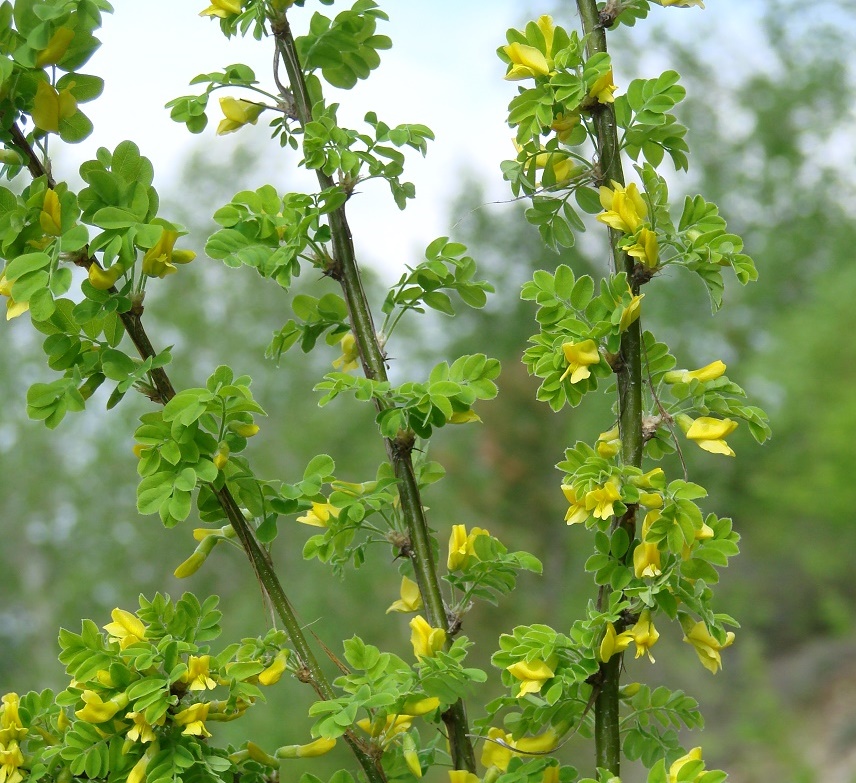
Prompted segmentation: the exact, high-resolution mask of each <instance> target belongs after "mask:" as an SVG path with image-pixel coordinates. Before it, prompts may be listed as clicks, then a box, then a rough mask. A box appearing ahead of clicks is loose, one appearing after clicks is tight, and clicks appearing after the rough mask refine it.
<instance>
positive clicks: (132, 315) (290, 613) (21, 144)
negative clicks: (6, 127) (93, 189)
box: [11, 124, 386, 783]
mask: <svg viewBox="0 0 856 783" xmlns="http://www.w3.org/2000/svg"><path fill="white" fill-rule="evenodd" d="M11 135H12V138H13V140H14V143H15V146H16V147H18V149H19V150H20V151H21V152H22V153H23V154H24V155H25V156H26V158H27V168H28V169H29V171H30V173H31V174H32V175H33V177H42V176H44V177H46V179H47V183H48V185H49V186H50V187H52V188H53V187H55V186H56V182H55V181H54V179H53V178H52V177H51V176H50V174H49V173H48V171H47V169H46V167H45V166H44V164H43V163H42V161H41V160H40V159H39V157H38V155H37V154H36V152H35V150H34V149H33V148H32V146H31V145H30V143H29V142H28V141H27V139H26V136H25V135H24V134H23V132H22V131H21V129H20V128H19V127H18V126H17V124H13V125H12V128H11ZM79 263H80V264H81V265H82V266H85V267H87V268H88V267H89V266H90V265H91V264H93V263H97V261H96V260H95V259H94V258H92V257H89V256H87V257H86V258H85V259H82V260H81V261H80V262H79ZM109 293H111V294H114V295H115V294H117V293H118V291H117V290H116V288H110V289H109ZM142 311H143V310H142V306H137V307H133V308H132V309H131V310H129V311H128V312H125V313H121V314H120V315H119V318H120V319H121V321H122V325H123V326H124V328H125V331H126V332H127V334H128V336H129V337H130V338H131V342H133V344H134V347H135V348H136V349H137V352H138V353H139V355H140V357H141V358H142V359H148V358H150V357H153V356H155V355H156V351H155V349H154V347H153V346H152V343H151V340H150V339H149V336H148V334H147V333H146V330H145V328H144V327H143V324H142V319H141V316H142ZM150 375H151V378H152V382H153V383H154V385H155V389H156V391H157V395H156V397H155V395H153V398H155V399H154V401H155V402H158V403H160V404H161V405H166V404H167V403H168V402H169V401H170V400H171V399H172V398H173V397H175V393H176V392H175V387H174V386H173V385H172V381H170V379H169V376H168V375H167V373H166V372H165V370H164V369H163V368H162V367H158V368H154V369H153V370H152V371H151V373H150ZM212 490H213V492H214V495H215V496H216V498H217V500H218V502H219V503H220V507H221V508H222V509H223V512H224V513H225V514H226V518H227V519H228V520H229V523H230V524H231V525H232V528H233V529H234V531H235V533H236V535H237V537H238V540H239V541H240V542H241V546H242V547H243V549H244V552H245V553H246V555H247V558H248V559H249V561H250V565H251V566H252V567H253V571H254V572H255V575H256V578H257V579H258V581H259V584H260V586H261V588H262V591H263V593H264V594H265V595H266V596H267V597H268V598H269V599H270V602H271V604H272V605H273V607H274V609H275V610H276V612H277V614H278V615H279V617H280V619H281V620H282V623H283V626H284V628H285V632H286V634H287V635H288V638H289V641H290V642H291V644H292V645H293V646H294V650H295V652H296V653H297V657H298V659H299V664H300V667H301V669H302V670H303V671H302V674H303V676H300V675H301V673H300V672H299V673H298V679H301V680H302V681H304V682H308V683H309V684H310V685H311V686H312V687H313V688H314V690H315V692H316V693H317V694H318V696H319V697H320V698H322V699H332V698H335V692H334V691H333V688H332V686H331V685H330V681H329V680H328V678H327V675H326V674H325V673H324V671H323V669H322V668H321V666H320V664H319V662H318V659H317V658H316V657H315V654H314V653H313V652H312V649H311V648H310V646H309V643H308V641H307V639H306V635H305V634H304V633H303V629H302V627H301V625H300V621H299V620H298V618H297V614H296V612H295V611H294V607H293V606H292V605H291V602H290V601H289V600H288V597H287V596H286V594H285V590H284V589H283V586H282V583H281V582H280V580H279V577H277V575H276V572H275V570H274V566H273V563H272V562H271V559H270V557H269V556H268V554H267V552H265V551H264V549H262V547H261V545H260V544H259V542H258V539H257V538H256V535H255V532H254V531H253V529H252V528H251V527H250V525H249V523H248V522H247V520H246V519H245V518H244V514H243V512H242V511H241V509H240V506H238V503H237V501H236V500H235V497H234V495H233V494H232V492H231V491H230V489H229V487H228V486H227V485H226V484H225V483H224V484H223V486H222V487H221V488H219V489H218V488H217V487H216V486H213V485H212ZM344 740H345V742H347V744H348V745H350V747H351V750H352V751H353V752H354V755H355V756H356V758H357V761H358V762H359V763H360V765H361V766H362V768H363V769H364V770H365V773H366V777H367V779H368V781H369V783H386V775H385V774H384V772H383V769H382V768H381V767H380V765H379V763H377V762H376V761H375V759H373V758H372V756H371V754H370V753H369V752H368V749H367V748H366V746H365V743H363V742H362V741H361V740H359V739H358V738H357V737H356V736H354V735H353V734H351V733H350V732H348V733H346V734H345V735H344Z"/></svg>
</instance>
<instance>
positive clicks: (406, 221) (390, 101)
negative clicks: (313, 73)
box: [55, 0, 755, 273]
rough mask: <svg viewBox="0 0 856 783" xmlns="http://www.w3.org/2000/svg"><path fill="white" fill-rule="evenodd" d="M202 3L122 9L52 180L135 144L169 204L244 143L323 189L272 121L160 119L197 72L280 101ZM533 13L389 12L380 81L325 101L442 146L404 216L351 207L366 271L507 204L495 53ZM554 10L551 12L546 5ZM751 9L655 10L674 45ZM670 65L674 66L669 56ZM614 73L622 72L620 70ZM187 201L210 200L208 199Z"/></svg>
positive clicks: (412, 5)
mask: <svg viewBox="0 0 856 783" xmlns="http://www.w3.org/2000/svg"><path fill="white" fill-rule="evenodd" d="M206 5H207V3H206V2H205V0H146V2H139V0H114V7H115V13H114V14H113V15H112V16H107V17H105V24H104V28H103V30H102V34H101V36H100V37H101V40H102V41H103V46H102V48H101V49H100V50H99V51H98V52H97V53H96V55H95V56H94V57H93V59H92V60H91V61H90V63H89V64H88V65H87V67H86V68H85V69H84V70H86V71H88V72H91V73H96V74H97V75H99V76H101V77H103V78H104V79H105V82H106V84H105V90H104V94H103V96H102V97H101V98H100V99H99V100H97V101H95V102H94V103H91V104H87V105H86V106H85V107H84V108H85V111H86V112H87V114H88V115H89V116H90V118H91V119H92V120H93V122H94V124H95V133H94V134H93V135H92V136H91V137H90V138H89V139H87V140H86V141H85V142H83V143H82V144H80V145H77V146H76V147H74V148H72V149H69V150H64V151H63V152H62V153H61V154H60V156H59V157H58V159H57V163H56V165H57V167H58V168H57V169H55V174H56V175H57V176H58V177H59V178H60V179H68V180H70V181H74V176H73V174H72V172H73V171H76V169H77V167H78V166H79V164H80V163H81V162H83V161H84V160H87V159H90V158H92V157H94V154H95V150H96V149H97V148H98V147H100V146H106V147H108V148H110V149H112V148H114V147H115V146H116V145H117V144H118V143H119V142H120V141H122V140H123V139H126V138H130V139H132V140H134V141H136V142H137V143H138V144H139V145H140V147H141V151H142V152H143V154H144V155H146V156H148V157H149V158H151V159H152V161H153V163H154V167H155V185H156V186H157V187H158V188H159V189H162V194H163V195H166V194H169V193H171V192H172V191H173V190H174V188H175V185H176V183H177V181H178V178H179V173H180V171H181V167H182V163H183V161H184V160H185V159H186V157H187V156H188V155H189V154H190V153H191V151H193V150H194V149H201V150H202V151H203V152H204V153H205V156H206V158H207V159H208V160H210V162H211V165H227V164H228V161H229V160H230V157H231V154H232V151H233V150H234V148H235V145H237V144H241V143H247V142H251V143H252V144H253V146H256V147H257V148H258V149H259V155H264V156H266V158H268V159H269V161H270V164H269V166H268V165H267V164H266V166H265V168H266V169H267V170H269V171H270V173H271V179H272V180H273V184H274V185H276V186H277V187H278V188H281V189H289V190H309V189H312V188H313V186H314V178H311V177H307V176H306V174H305V172H303V173H296V172H295V171H294V163H295V162H296V161H295V160H294V159H293V158H292V159H290V160H289V159H288V158H287V156H285V155H284V154H283V152H282V151H280V149H279V146H278V144H276V143H275V142H273V143H267V139H268V137H269V131H267V128H266V124H267V123H266V122H265V121H264V120H260V122H259V127H257V128H244V129H241V131H239V132H238V133H235V134H232V135H230V136H223V137H218V136H217V135H216V134H215V128H216V125H217V123H218V121H219V119H220V116H221V115H220V111H219V107H218V106H217V102H216V100H214V101H212V102H211V104H209V105H210V107H211V108H210V111H209V126H208V128H207V129H206V130H205V131H204V132H203V133H202V134H200V135H198V136H194V135H192V134H190V133H188V132H187V130H186V128H185V127H184V126H183V125H180V124H178V123H175V122H173V121H172V120H170V118H169V110H167V109H165V108H164V104H165V103H166V102H167V101H169V100H171V99H172V98H175V97H178V96H180V95H184V94H190V93H191V92H193V91H194V90H195V89H197V88H195V87H189V86H188V85H189V82H190V80H191V79H192V78H193V77H194V76H196V75H197V74H199V73H204V72H209V71H215V70H221V69H222V68H223V67H224V66H225V65H228V64H231V63H236V62H244V63H246V64H248V65H250V66H251V67H253V68H254V70H255V71H256V74H257V77H258V78H259V80H260V82H261V83H262V86H263V87H269V88H270V91H271V92H273V91H275V90H274V89H273V87H272V82H271V77H270V67H271V61H272V47H271V44H270V42H269V41H262V42H257V41H255V40H254V39H253V38H252V36H249V37H248V38H247V39H240V38H232V39H230V40H227V39H225V38H224V37H223V36H222V34H221V33H220V28H219V24H218V23H217V22H216V20H213V19H210V18H204V17H200V16H199V11H200V10H202V9H203V8H204V7H205V6H206ZM530 5H531V7H532V8H538V6H539V5H540V4H537V3H531V4H529V3H521V2H520V1H519V0H517V1H516V2H515V0H456V1H454V0H434V2H431V3H417V2H413V0H387V1H386V2H382V3H381V7H382V8H383V9H384V10H385V11H387V13H388V14H389V16H390V22H389V23H381V29H380V30H379V32H383V33H384V34H387V35H389V36H390V37H391V38H392V40H393V49H392V50H390V51H387V52H382V64H381V67H380V68H379V69H378V70H377V71H375V72H374V73H373V74H372V76H371V78H369V79H368V80H367V81H365V82H360V83H359V84H358V85H357V87H355V88H354V89H353V90H351V91H347V92H345V91H333V90H328V92H327V96H328V100H338V101H339V102H340V103H341V108H340V112H339V117H340V121H341V122H343V123H344V124H346V125H348V126H349V127H353V128H357V129H362V127H364V126H362V117H363V115H364V114H365V113H366V112H367V111H369V110H373V111H375V112H377V114H378V116H379V117H380V118H381V119H382V120H384V121H385V122H387V123H388V124H390V125H395V124H398V123H402V122H415V123H422V124H425V125H428V126H429V127H430V128H431V129H432V130H433V131H434V133H435V135H436V141H435V142H434V143H432V144H430V146H429V153H428V157H427V158H426V159H424V160H423V159H422V158H421V156H420V155H419V154H418V153H416V152H413V153H412V154H410V155H409V159H408V163H407V165H406V169H405V179H408V180H410V181H413V182H414V183H415V185H416V195H417V198H416V200H415V201H411V202H410V205H409V206H408V208H407V210H406V212H404V213H401V212H399V210H398V208H397V207H396V206H395V204H394V203H393V201H392V198H391V196H390V195H389V192H388V189H387V187H386V185H385V184H384V183H380V182H378V183H367V184H366V185H365V186H361V188H360V192H359V193H358V194H357V197H356V198H354V199H352V201H351V202H350V204H349V214H350V217H351V224H352V229H353V231H354V237H355V243H356V245H357V249H358V251H359V252H360V254H361V256H362V257H363V258H365V259H367V260H368V261H369V262H371V263H373V264H374V265H376V266H380V267H381V268H384V269H387V270H388V271H389V272H390V273H391V272H392V270H394V269H400V268H401V264H402V263H403V262H410V263H412V262H413V261H414V260H415V259H416V258H417V257H418V255H420V254H421V251H422V249H424V247H425V246H426V245H427V244H428V243H429V242H430V241H431V240H432V239H433V238H434V237H436V236H438V235H443V234H447V233H448V232H449V225H450V218H449V212H448V209H449V208H448V204H449V202H450V201H451V200H452V198H453V197H454V196H455V195H456V194H457V193H458V192H459V189H460V186H461V183H462V182H463V181H464V180H465V179H467V178H468V177H469V176H471V175H474V176H476V177H478V178H479V180H481V181H482V182H483V183H484V186H485V192H486V194H487V196H486V197H487V198H488V199H489V200H504V199H508V198H509V197H510V192H509V191H508V188H507V186H506V185H505V184H504V183H503V182H502V177H501V174H500V170H499V165H500V163H501V162H502V161H503V160H505V159H506V158H511V157H513V155H514V150H513V147H512V144H511V131H510V129H509V128H508V127H507V125H506V124H505V111H506V106H507V104H508V101H509V100H510V99H511V98H512V97H513V96H514V95H515V94H516V88H515V86H514V84H513V83H509V82H506V81H504V80H503V76H504V73H505V66H504V65H503V63H502V62H501V61H500V60H499V59H498V58H497V57H496V54H495V50H496V48H497V47H498V46H501V45H503V44H504V43H505V31H506V29H507V28H509V27H521V26H523V24H525V22H526V20H527V19H528V18H532V16H537V13H539V12H540V11H541V9H540V8H539V9H538V10H537V11H536V13H535V14H533V15H529V14H527V6H530ZM547 5H552V3H550V4H548V3H545V4H544V7H546V6H547ZM752 5H755V4H754V3H749V4H747V3H743V2H741V3H731V2H728V1H727V0H719V2H717V0H713V1H712V2H709V3H708V10H706V11H701V10H700V9H698V8H692V9H674V8H673V9H661V8H656V7H655V8H654V9H653V11H652V17H653V16H655V15H656V16H660V17H661V18H665V19H666V21H667V23H668V24H670V25H671V26H673V27H674V28H675V32H676V33H677V34H679V33H680V29H681V27H682V26H685V25H695V24H699V23H700V22H701V21H702V20H703V22H704V24H705V25H706V26H708V27H709V28H710V36H711V38H720V39H721V37H723V36H732V37H733V36H734V35H736V34H738V33H739V30H740V28H741V26H740V23H739V22H740V19H741V18H743V17H744V16H745V13H746V9H747V8H748V7H749V6H752ZM337 6H338V7H339V8H341V7H343V6H344V4H343V3H337V4H336V6H333V7H332V8H330V7H325V6H321V5H320V3H316V2H313V0H308V2H307V3H306V7H305V8H303V9H300V8H295V9H292V11H291V12H290V18H291V22H292V26H293V27H294V29H295V32H296V34H299V33H300V32H301V31H302V30H303V29H305V26H306V25H307V24H308V20H309V18H310V16H311V14H312V13H313V12H315V11H321V12H322V13H325V14H327V15H331V14H334V13H335V12H336V9H337ZM725 6H729V7H730V8H728V10H726V9H725ZM555 21H556V22H557V23H559V24H563V25H564V26H566V27H567V28H569V29H570V28H572V27H574V26H575V25H576V24H577V19H576V18H575V17H573V18H567V19H563V18H560V17H559V15H558V14H557V15H556V16H555ZM637 31H639V27H637V28H635V29H634V30H629V31H628V30H626V28H625V31H624V32H622V33H621V34H622V35H635V34H637ZM616 48H617V47H616ZM666 67H668V61H667V58H663V68H666ZM616 72H617V73H619V72H620V68H619V67H618V65H617V68H616ZM652 75H654V74H652ZM224 94H233V95H235V97H240V92H239V91H222V92H219V93H217V95H224ZM263 117H264V115H263ZM262 184H264V183H263V182H259V183H257V185H256V186H260V185H262ZM181 197H182V198H204V194H187V195H185V194H181ZM214 208H216V206H214V207H212V211H213V209H214ZM486 208H495V207H491V206H488V207H486ZM164 217H167V218H169V216H168V215H164ZM456 217H458V216H456ZM459 219H466V216H465V215H463V216H459ZM454 220H455V217H453V218H452V222H454ZM200 244H202V243H200Z"/></svg>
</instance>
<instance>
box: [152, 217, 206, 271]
mask: <svg viewBox="0 0 856 783" xmlns="http://www.w3.org/2000/svg"><path fill="white" fill-rule="evenodd" d="M177 239H178V231H174V230H173V229H170V228H164V229H163V231H162V232H161V235H160V239H158V241H157V242H155V244H154V246H153V247H151V248H149V249H148V250H147V251H146V253H145V255H144V256H143V274H146V275H148V276H149V277H166V275H171V274H173V273H174V272H177V271H178V269H176V267H175V265H176V264H189V263H190V262H191V261H193V259H194V258H196V253H194V252H193V251H192V250H173V247H174V245H175V242H176V240H177Z"/></svg>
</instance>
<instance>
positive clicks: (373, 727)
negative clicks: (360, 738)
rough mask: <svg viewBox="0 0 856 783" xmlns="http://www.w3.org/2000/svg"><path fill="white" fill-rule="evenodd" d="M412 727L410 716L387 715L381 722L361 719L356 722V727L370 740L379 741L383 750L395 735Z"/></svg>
mask: <svg viewBox="0 0 856 783" xmlns="http://www.w3.org/2000/svg"><path fill="white" fill-rule="evenodd" d="M412 725H413V718H412V717H411V716H410V715H387V716H386V717H385V718H384V719H382V720H379V719H375V720H370V719H369V718H361V719H360V720H358V721H357V726H359V727H360V728H361V729H362V730H363V731H364V732H366V734H368V735H369V736H370V737H371V738H372V739H380V744H381V747H384V748H385V747H386V746H387V745H389V743H390V742H392V740H393V739H394V738H395V736H396V735H398V734H401V733H403V732H405V731H407V730H408V729H409V728H410V727H411V726H412Z"/></svg>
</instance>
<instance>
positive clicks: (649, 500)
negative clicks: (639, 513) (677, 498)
mask: <svg viewBox="0 0 856 783" xmlns="http://www.w3.org/2000/svg"><path fill="white" fill-rule="evenodd" d="M639 505H640V506H645V507H646V508H663V496H662V495H661V494H660V493H659V492H640V493H639Z"/></svg>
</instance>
